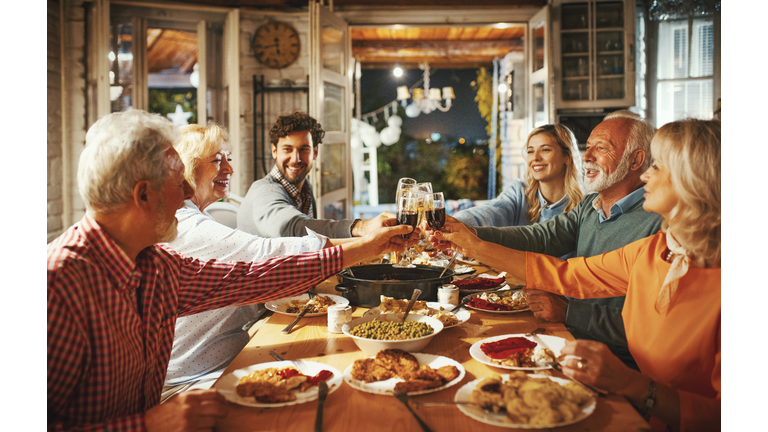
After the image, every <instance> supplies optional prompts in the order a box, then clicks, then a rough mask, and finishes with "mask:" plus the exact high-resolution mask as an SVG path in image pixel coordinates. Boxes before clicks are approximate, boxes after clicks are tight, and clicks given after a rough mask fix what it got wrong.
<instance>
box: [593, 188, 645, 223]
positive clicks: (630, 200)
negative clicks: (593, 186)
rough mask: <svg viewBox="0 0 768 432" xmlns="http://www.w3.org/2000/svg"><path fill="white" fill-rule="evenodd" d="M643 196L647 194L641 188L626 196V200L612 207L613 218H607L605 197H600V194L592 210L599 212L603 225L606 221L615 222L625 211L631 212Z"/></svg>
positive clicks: (594, 201) (617, 202) (623, 199)
mask: <svg viewBox="0 0 768 432" xmlns="http://www.w3.org/2000/svg"><path fill="white" fill-rule="evenodd" d="M643 194H645V189H644V188H642V187H641V188H638V189H637V190H635V191H634V192H632V193H630V194H629V195H627V196H625V197H624V198H622V199H620V200H618V201H616V203H615V204H614V205H613V206H612V207H611V217H609V218H607V217H605V212H603V197H602V196H600V194H597V196H596V197H595V199H594V200H593V201H592V208H593V209H595V210H597V216H598V220H599V221H600V223H603V222H605V221H609V220H613V219H615V218H617V217H619V216H620V215H621V214H623V213H624V212H625V211H627V210H629V209H630V208H631V207H632V206H634V205H635V204H637V203H638V202H639V201H640V200H641V199H642V198H643Z"/></svg>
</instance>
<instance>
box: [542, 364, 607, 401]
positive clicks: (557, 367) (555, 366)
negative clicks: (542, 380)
mask: <svg viewBox="0 0 768 432" xmlns="http://www.w3.org/2000/svg"><path fill="white" fill-rule="evenodd" d="M547 366H549V367H551V368H552V369H554V370H556V371H558V372H560V373H563V368H562V366H561V365H560V363H558V362H548V363H547ZM568 378H570V379H571V381H573V382H575V383H576V384H578V385H580V386H582V387H583V388H584V389H586V390H588V391H589V392H591V393H596V394H597V395H598V396H600V397H604V396H606V395H607V394H608V393H606V392H604V391H602V390H598V389H596V388H594V387H592V386H591V385H589V384H584V383H583V382H581V381H578V380H576V379H574V378H573V377H570V376H569V377H568Z"/></svg>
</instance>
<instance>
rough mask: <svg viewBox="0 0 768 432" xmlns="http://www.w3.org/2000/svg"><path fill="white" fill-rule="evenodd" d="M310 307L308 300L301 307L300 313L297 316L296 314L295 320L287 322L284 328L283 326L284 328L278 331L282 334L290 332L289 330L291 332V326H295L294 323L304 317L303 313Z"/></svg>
mask: <svg viewBox="0 0 768 432" xmlns="http://www.w3.org/2000/svg"><path fill="white" fill-rule="evenodd" d="M311 307H312V305H311V304H309V302H307V305H306V306H304V309H302V310H301V313H300V314H299V316H297V317H296V319H295V320H293V322H292V323H290V324H288V325H287V326H285V328H284V329H282V330H281V331H280V332H281V333H283V334H288V333H290V332H291V329H292V328H293V326H295V325H296V323H298V322H299V320H301V319H302V318H303V317H304V315H306V314H307V312H308V311H309V309H310V308H311Z"/></svg>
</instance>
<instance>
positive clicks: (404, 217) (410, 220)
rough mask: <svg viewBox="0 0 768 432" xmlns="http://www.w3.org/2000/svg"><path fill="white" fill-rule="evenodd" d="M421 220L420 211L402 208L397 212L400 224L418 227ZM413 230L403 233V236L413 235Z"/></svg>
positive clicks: (405, 237)
mask: <svg viewBox="0 0 768 432" xmlns="http://www.w3.org/2000/svg"><path fill="white" fill-rule="evenodd" d="M418 221H419V212H418V211H416V210H401V211H399V212H397V224H398V225H410V226H412V227H413V228H414V229H416V224H417V223H418ZM412 233H413V231H411V232H410V233H408V234H403V235H402V237H403V238H404V239H407V238H408V237H410V236H411V234H412Z"/></svg>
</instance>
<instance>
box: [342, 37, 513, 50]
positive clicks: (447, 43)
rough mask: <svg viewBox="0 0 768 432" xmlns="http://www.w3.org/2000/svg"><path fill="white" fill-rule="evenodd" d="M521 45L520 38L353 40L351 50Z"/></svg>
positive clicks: (476, 48)
mask: <svg viewBox="0 0 768 432" xmlns="http://www.w3.org/2000/svg"><path fill="white" fill-rule="evenodd" d="M522 47H523V40H522V39H507V40H353V41H352V50H356V49H359V50H364V49H377V50H393V49H394V50H398V49H412V50H413V49H418V50H434V51H445V52H451V51H470V50H471V51H478V50H483V49H509V50H510V51H513V50H517V49H518V48H522Z"/></svg>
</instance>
